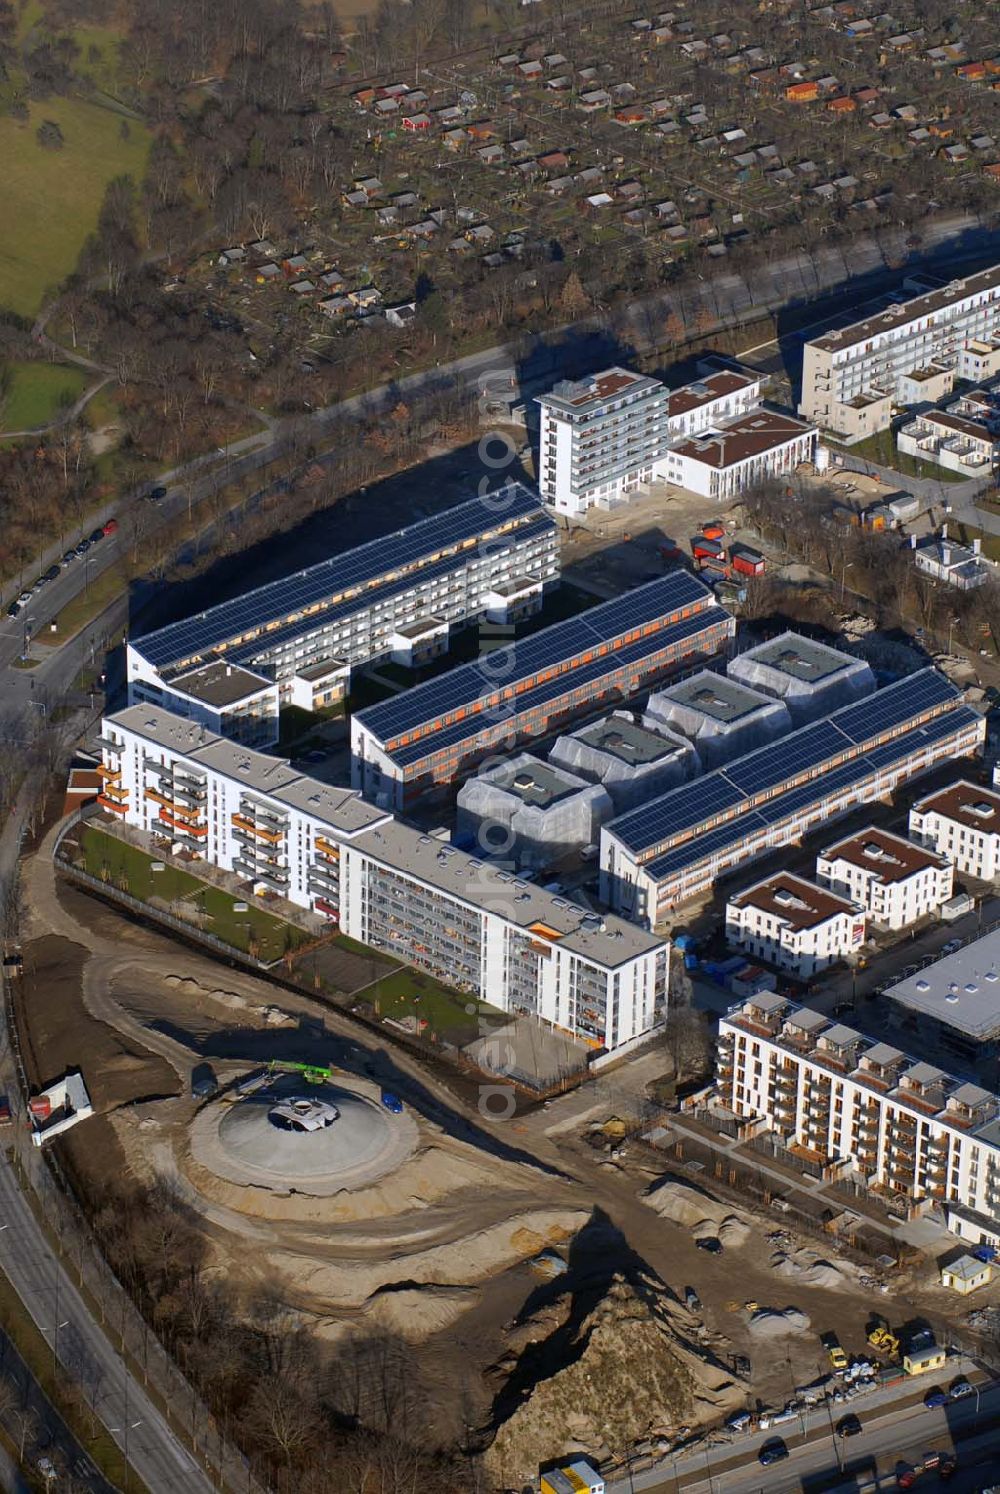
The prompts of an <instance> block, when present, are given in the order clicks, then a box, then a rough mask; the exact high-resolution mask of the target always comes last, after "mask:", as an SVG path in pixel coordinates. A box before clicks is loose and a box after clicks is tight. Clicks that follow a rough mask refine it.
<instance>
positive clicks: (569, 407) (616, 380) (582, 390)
mask: <svg viewBox="0 0 1000 1494" xmlns="http://www.w3.org/2000/svg"><path fill="white" fill-rule="evenodd" d="M656 390H659V391H661V392H662V393H663V394H664V395H666V387H665V386H664V385H663V384H662V383H661V382H660V380H659V379H653V378H650V377H649V375H648V374H639V373H634V372H633V371H632V369H629V368H607V369H605V370H604V372H603V373H595V374H591V375H590V377H589V378H586V379H561V380H560V381H559V383H558V384H554V385H553V387H552V388H551V389H550V390H549V392H548V394H542V395H539V396H538V403H539V404H540V405H542V406H544V407H545V409H547V410H551V411H552V412H553V413H554V414H557V415H567V416H569V417H570V418H571V419H581V418H585V417H586V416H588V415H593V414H599V413H600V412H601V410H602V408H603V406H604V404H605V402H606V401H607V400H610V399H616V398H618V397H619V396H622V395H626V394H645V393H653V392H654V391H656Z"/></svg>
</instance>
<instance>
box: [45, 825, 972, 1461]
mask: <svg viewBox="0 0 1000 1494" xmlns="http://www.w3.org/2000/svg"><path fill="white" fill-rule="evenodd" d="M52 838H53V837H51V836H50V838H49V839H48V840H47V841H45V842H44V843H43V845H42V846H41V848H40V850H39V852H38V853H37V854H36V855H35V856H34V857H33V858H31V859H30V860H29V861H28V862H27V864H26V876H25V895H26V904H27V911H28V924H27V928H26V938H25V942H24V976H23V978H22V983H21V996H20V1000H19V1019H20V1032H21V1044H22V1049H23V1052H24V1055H25V1062H26V1065H27V1067H28V1070H29V1077H30V1078H31V1080H32V1081H33V1082H36V1083H42V1082H44V1081H45V1079H46V1078H47V1077H48V1076H50V1075H51V1074H52V1073H57V1072H62V1071H63V1070H65V1069H79V1070H80V1072H81V1073H82V1075H83V1076H84V1078H85V1080H86V1083H87V1086H88V1089H89V1093H90V1096H91V1100H92V1105H93V1115H92V1116H90V1117H89V1118H87V1119H85V1120H83V1121H81V1123H80V1124H79V1125H78V1126H76V1127H75V1128H74V1129H73V1130H72V1131H71V1132H69V1133H68V1134H67V1135H65V1136H63V1137H60V1138H59V1139H58V1140H57V1141H54V1142H52V1143H51V1145H52V1146H53V1147H55V1148H57V1155H58V1157H59V1159H60V1161H61V1163H62V1165H63V1167H64V1170H65V1171H66V1173H67V1174H68V1176H69V1177H70V1178H71V1179H72V1181H73V1185H74V1187H75V1189H76V1190H77V1192H78V1194H79V1195H81V1197H83V1198H84V1199H86V1197H87V1195H88V1194H92V1195H93V1196H95V1197H97V1196H100V1195H101V1192H102V1190H103V1189H104V1188H105V1187H106V1185H107V1180H108V1179H109V1178H117V1179H120V1180H122V1181H123V1182H124V1181H126V1180H127V1181H128V1182H129V1183H134V1184H135V1185H136V1186H140V1187H144V1188H147V1189H155V1190H167V1191H168V1193H169V1196H170V1197H171V1198H172V1199H174V1200H175V1201H176V1204H177V1206H178V1207H180V1208H181V1209H182V1210H183V1212H184V1215H185V1217H186V1219H187V1222H188V1224H189V1226H190V1227H191V1228H193V1229H194V1230H196V1231H197V1233H198V1235H199V1238H200V1240H201V1244H202V1248H203V1251H204V1255H203V1265H202V1267H201V1270H202V1273H203V1275H205V1276H206V1277H207V1278H210V1279H212V1280H216V1281H224V1282H225V1283H226V1290H227V1292H229V1293H231V1294H232V1296H231V1300H232V1304H233V1310H234V1311H238V1310H245V1311H247V1312H248V1313H249V1312H251V1310H252V1307H251V1305H252V1304H255V1303H259V1302H260V1301H262V1300H266V1301H267V1302H269V1303H270V1304H272V1308H271V1309H270V1310H272V1311H279V1312H280V1313H281V1314H282V1315H283V1317H284V1320H285V1321H287V1322H288V1324H289V1326H290V1330H291V1328H292V1327H294V1328H299V1329H303V1330H305V1331H306V1332H308V1333H309V1334H310V1335H311V1336H312V1337H313V1339H314V1340H315V1341H316V1342H317V1344H318V1345H319V1346H320V1349H321V1350H322V1351H323V1352H327V1353H329V1354H330V1355H331V1356H332V1359H334V1360H335V1361H336V1362H337V1363H342V1362H344V1359H345V1356H349V1357H350V1358H351V1362H352V1363H353V1362H357V1361H358V1359H359V1356H362V1357H363V1355H362V1350H364V1353H365V1354H366V1355H367V1358H366V1359H365V1363H366V1364H367V1365H368V1369H367V1370H366V1371H365V1375H364V1376H362V1377H361V1380H363V1384H362V1383H361V1380H359V1385H358V1389H357V1397H358V1404H357V1414H358V1415H359V1416H360V1417H361V1419H362V1420H363V1421H364V1420H365V1419H368V1418H370V1419H371V1420H372V1422H377V1421H378V1419H379V1417H380V1416H384V1414H385V1409H384V1399H385V1384H384V1377H385V1374H386V1373H387V1371H386V1368H385V1366H386V1364H387V1363H391V1364H392V1366H393V1374H394V1376H395V1383H396V1386H397V1391H396V1393H397V1394H398V1395H400V1396H403V1397H404V1398H405V1400H406V1403H407V1406H408V1413H407V1414H408V1415H409V1416H410V1417H411V1419H414V1424H415V1425H419V1427H420V1436H421V1437H422V1438H423V1439H425V1440H426V1441H427V1442H428V1443H429V1444H432V1445H435V1446H442V1447H444V1446H456V1445H462V1446H466V1447H468V1446H473V1447H475V1448H476V1449H477V1450H481V1451H482V1453H483V1457H484V1465H485V1468H486V1470H487V1474H488V1477H489V1479H490V1480H492V1485H491V1486H492V1487H494V1488H496V1489H509V1488H515V1487H516V1488H521V1487H523V1485H524V1484H525V1483H527V1482H529V1481H530V1480H532V1479H534V1478H535V1477H536V1476H537V1473H538V1468H539V1465H540V1464H543V1463H545V1462H546V1460H549V1459H551V1458H553V1457H559V1456H563V1455H568V1454H573V1453H578V1452H581V1453H585V1454H586V1455H587V1456H589V1457H591V1458H593V1459H596V1460H597V1461H598V1462H599V1463H601V1464H602V1465H605V1466H615V1465H622V1466H624V1464H625V1463H626V1461H627V1462H628V1464H629V1466H635V1467H641V1466H643V1462H644V1461H645V1462H646V1463H647V1464H648V1463H650V1462H652V1461H653V1460H655V1459H656V1458H657V1457H662V1456H664V1455H665V1454H667V1453H670V1452H671V1451H673V1450H687V1449H690V1448H692V1447H695V1448H696V1447H699V1446H704V1447H706V1448H709V1449H712V1450H713V1451H714V1453H715V1455H717V1456H718V1457H719V1458H720V1459H721V1458H722V1457H724V1456H725V1452H726V1449H727V1448H729V1449H732V1447H733V1442H734V1438H735V1437H736V1435H737V1431H736V1430H735V1429H737V1428H739V1427H740V1426H741V1425H742V1423H741V1422H740V1417H741V1416H745V1415H746V1414H747V1413H749V1412H753V1413H754V1415H755V1416H758V1415H760V1414H767V1413H768V1412H770V1414H773V1415H777V1414H780V1413H781V1411H782V1408H784V1407H786V1406H787V1404H789V1402H791V1401H793V1400H794V1398H795V1397H796V1395H797V1394H799V1393H801V1392H802V1389H803V1387H810V1386H816V1385H822V1384H823V1382H824V1380H827V1381H828V1380H829V1378H830V1362H829V1355H828V1352H827V1349H826V1348H825V1346H824V1344H823V1341H822V1335H823V1334H824V1333H825V1332H829V1331H830V1330H831V1329H833V1328H835V1329H836V1331H837V1333H838V1335H839V1339H840V1342H842V1343H843V1344H844V1345H845V1346H846V1347H848V1348H849V1349H852V1350H854V1349H859V1348H860V1349H866V1345H867V1344H868V1337H867V1335H868V1333H869V1330H870V1324H871V1310H872V1306H873V1301H877V1302H878V1307H879V1311H880V1313H883V1314H884V1315H885V1319H886V1321H887V1322H888V1323H890V1324H894V1325H899V1324H901V1323H903V1322H907V1321H911V1320H913V1319H914V1318H915V1317H920V1318H922V1319H925V1320H928V1321H930V1322H931V1323H932V1324H937V1323H939V1322H943V1321H944V1317H945V1314H947V1313H948V1312H949V1311H950V1303H949V1294H948V1293H946V1292H945V1291H944V1289H943V1288H942V1287H941V1286H940V1285H939V1284H938V1280H937V1272H936V1269H935V1266H934V1262H933V1260H931V1259H929V1258H928V1257H926V1256H924V1255H922V1254H921V1253H920V1251H919V1249H917V1248H914V1247H913V1246H912V1244H911V1243H909V1242H908V1241H907V1240H906V1239H905V1238H904V1236H903V1235H901V1234H897V1225H896V1223H894V1222H893V1221H891V1220H886V1219H877V1218H875V1217H874V1216H866V1215H865V1214H863V1213H862V1212H860V1211H858V1212H854V1213H849V1214H845V1210H844V1208H843V1205H842V1204H840V1205H839V1206H836V1205H835V1204H834V1199H833V1197H832V1196H827V1195H824V1194H821V1193H818V1192H815V1191H814V1192H813V1193H812V1194H811V1195H808V1197H807V1196H806V1195H804V1194H803V1196H802V1197H797V1196H796V1192H795V1188H794V1186H793V1184H794V1182H795V1179H794V1178H793V1177H791V1176H789V1178H788V1179H787V1180H786V1185H785V1188H784V1189H782V1188H781V1187H780V1186H779V1185H778V1184H777V1183H776V1182H775V1177H774V1168H773V1166H772V1167H770V1168H769V1169H765V1170H764V1171H759V1170H757V1169H756V1166H755V1163H754V1160H753V1158H752V1156H747V1155H744V1154H739V1155H738V1154H737V1153H735V1152H730V1153H729V1154H728V1160H727V1161H726V1162H725V1163H723V1161H722V1160H721V1159H722V1157H723V1155H724V1154H723V1152H722V1151H721V1150H716V1151H714V1152H713V1150H712V1146H713V1143H712V1140H711V1138H710V1137H708V1136H705V1137H702V1138H700V1139H695V1133H694V1131H693V1130H692V1129H691V1128H690V1127H689V1128H688V1129H687V1130H685V1129H684V1128H683V1123H682V1122H681V1121H680V1120H678V1121H677V1125H676V1127H675V1126H674V1125H673V1124H670V1125H667V1126H661V1127H659V1128H657V1127H656V1126H652V1127H651V1126H650V1123H649V1115H650V1113H651V1112H650V1108H649V1096H650V1095H656V1094H659V1093H660V1092H661V1091H662V1089H663V1086H664V1084H667V1085H668V1086H670V1085H672V1083H673V1078H674V1062H673V1059H672V1056H671V1053H670V1052H669V1051H668V1047H667V1046H663V1047H657V1048H653V1049H651V1050H649V1051H647V1052H646V1053H645V1054H644V1055H643V1056H642V1057H641V1058H640V1059H637V1060H634V1061H633V1062H632V1063H630V1065H629V1066H628V1068H627V1070H624V1071H619V1074H620V1075H621V1077H620V1078H619V1077H618V1076H617V1075H616V1076H615V1077H614V1078H613V1079H612V1080H609V1081H596V1082H594V1081H592V1082H590V1083H588V1084H585V1085H584V1086H582V1087H581V1088H579V1089H577V1090H575V1091H573V1092H571V1093H568V1094H566V1095H564V1096H563V1097H562V1098H560V1099H557V1100H553V1101H549V1102H545V1103H544V1104H538V1103H537V1102H525V1101H524V1100H523V1099H522V1098H520V1097H518V1098H517V1102H516V1105H515V1107H514V1109H513V1112H512V1113H507V1114H506V1115H505V1118H504V1119H503V1120H502V1121H498V1120H491V1119H490V1118H489V1110H488V1106H487V1107H484V1104H483V1094H484V1090H483V1085H482V1082H481V1081H476V1080H475V1079H474V1078H473V1077H472V1076H463V1075H462V1074H461V1073H459V1072H457V1071H456V1070H455V1069H454V1067H453V1066H449V1065H445V1064H444V1063H438V1064H435V1063H434V1062H432V1061H427V1060H425V1059H423V1058H422V1057H421V1058H419V1059H417V1058H415V1057H413V1056H411V1054H410V1053H409V1052H408V1051H407V1050H406V1048H405V1047H403V1046H401V1045H397V1044H396V1043H395V1041H394V1040H393V1038H392V1036H391V1034H386V1035H384V1036H383V1035H379V1034H377V1033H372V1032H370V1031H369V1030H367V1029H365V1028H364V1027H362V1026H360V1025H359V1024H358V1023H357V1022H355V1021H353V1020H352V1018H351V1016H350V1015H349V1014H345V1013H343V1012H341V1011H336V1010H333V1009H331V1007H330V1006H329V1005H325V1004H323V1003H322V1002H320V1001H318V1000H313V999H311V998H310V997H308V996H307V995H304V994H300V993H292V992H290V991H287V990H283V989H278V988H276V987H275V986H274V985H272V984H270V983H268V982H267V981H266V980H264V979H262V978H259V977H257V976H252V975H250V974H245V973H242V972H239V971H237V970H234V969H229V968H225V967H224V966H222V965H220V964H218V963H216V962H213V961H212V960H210V959H209V958H208V957H207V956H205V955H202V954H201V953H198V952H196V951H193V950H189V949H187V948H185V947H183V946H181V945H178V944H176V943H175V942H173V941H170V940H168V939H167V938H165V937H164V936H162V935H161V934H159V933H157V932H154V931H153V930H152V929H150V928H148V927H146V926H144V925H142V924H141V923H138V922H131V921H127V920H125V919H123V918H122V917H121V916H120V914H119V913H118V912H116V911H113V910H111V909H110V908H108V907H106V906H105V905H104V904H102V903H101V902H100V901H98V900H95V899H94V898H92V897H90V896H88V895H87V894H85V893H82V892H80V891H79V890H78V889H76V888H75V887H73V886H71V885H70V884H69V883H67V882H66V881H64V880H62V879H60V878H59V877H58V876H57V874H56V870H55V866H54V864H53V860H52V855H51V846H52ZM488 1087H489V1086H487V1088H488ZM782 1192H784V1193H785V1195H786V1197H789V1198H792V1199H794V1200H795V1207H792V1206H791V1205H790V1204H789V1203H787V1202H784V1203H782V1205H781V1212H778V1210H777V1206H776V1204H775V1203H774V1198H775V1196H776V1195H777V1194H779V1193H782ZM810 1210H811V1213H810ZM834 1214H835V1215H836V1217H837V1218H838V1220H839V1221H840V1227H838V1229H837V1230H836V1231H831V1229H830V1228H828V1225H827V1222H826V1220H825V1217H824V1216H825V1215H834ZM845 1218H847V1219H848V1220H849V1221H853V1222H849V1223H848V1224H847V1225H846V1226H845V1225H844V1220H845ZM877 1258H878V1259H880V1260H881V1261H882V1264H881V1265H878V1264H876V1259H877ZM995 1292H996V1288H995V1287H994V1288H991V1289H990V1291H989V1292H988V1293H983V1294H981V1295H982V1298H983V1301H984V1302H985V1300H986V1298H987V1296H989V1297H992V1296H994V1295H995ZM241 1305H242V1306H241ZM981 1305H982V1303H979V1302H977V1306H981ZM890 1337H891V1335H890ZM373 1344H374V1345H377V1346H378V1353H377V1355H375V1354H374V1352H369V1350H370V1346H371V1345H373ZM365 1346H368V1347H365ZM375 1358H377V1359H378V1361H379V1364H380V1365H381V1368H380V1369H379V1371H378V1373H376V1372H375V1370H374V1369H373V1368H372V1364H373V1363H374V1359H375ZM428 1407H433V1411H432V1412H431V1413H428V1410H427V1408H428ZM394 1414H395V1413H394Z"/></svg>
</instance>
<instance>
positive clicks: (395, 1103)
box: [382, 1089, 403, 1115]
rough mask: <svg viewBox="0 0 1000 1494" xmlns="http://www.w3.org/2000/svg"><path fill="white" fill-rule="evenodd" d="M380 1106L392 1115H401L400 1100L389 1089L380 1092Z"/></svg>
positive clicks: (401, 1103)
mask: <svg viewBox="0 0 1000 1494" xmlns="http://www.w3.org/2000/svg"><path fill="white" fill-rule="evenodd" d="M382 1104H383V1105H384V1106H385V1108H386V1110H389V1111H391V1112H392V1114H393V1115H402V1113H403V1102H402V1100H401V1099H400V1098H399V1096H398V1095H394V1094H393V1093H392V1091H391V1090H389V1089H384V1090H383V1091H382Z"/></svg>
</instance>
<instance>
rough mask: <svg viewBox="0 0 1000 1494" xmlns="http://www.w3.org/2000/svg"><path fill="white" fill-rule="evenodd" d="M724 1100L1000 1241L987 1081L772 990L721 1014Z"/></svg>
mask: <svg viewBox="0 0 1000 1494" xmlns="http://www.w3.org/2000/svg"><path fill="white" fill-rule="evenodd" d="M716 1088H717V1094H718V1098H719V1100H720V1102H721V1103H722V1104H723V1105H724V1106H725V1107H726V1108H727V1109H729V1110H731V1111H732V1112H733V1113H734V1114H735V1115H737V1116H738V1117H740V1118H741V1119H743V1120H744V1121H745V1122H747V1128H748V1129H749V1130H750V1131H752V1132H754V1133H755V1134H756V1133H758V1132H762V1131H769V1132H770V1133H771V1134H772V1135H774V1136H775V1137H776V1138H778V1140H779V1141H780V1142H781V1143H782V1144H783V1145H784V1146H785V1147H786V1148H787V1149H788V1151H790V1152H791V1153H792V1154H793V1156H795V1157H797V1158H801V1159H803V1160H806V1161H809V1162H811V1163H813V1164H814V1165H819V1166H821V1167H822V1168H823V1170H824V1172H825V1173H826V1174H827V1175H829V1176H835V1177H842V1176H850V1177H853V1178H854V1179H855V1180H857V1181H858V1182H860V1183H861V1184H863V1185H865V1186H867V1187H868V1188H869V1189H871V1190H872V1192H874V1193H876V1194H881V1195H882V1196H883V1197H886V1198H892V1197H894V1196H895V1197H898V1198H900V1199H901V1200H903V1201H904V1202H905V1203H906V1204H907V1205H908V1206H909V1208H910V1209H912V1210H915V1211H919V1210H920V1209H922V1208H924V1207H926V1206H928V1205H930V1204H934V1203H937V1204H940V1205H941V1206H942V1207H943V1208H944V1210H945V1213H946V1217H947V1220H948V1226H949V1228H950V1229H952V1230H953V1231H954V1232H955V1233H956V1234H958V1235H960V1236H961V1237H962V1238H963V1239H967V1240H973V1241H975V1242H976V1243H980V1242H981V1241H985V1242H987V1243H995V1242H996V1240H997V1238H1000V1120H998V1114H1000V1102H998V1099H997V1096H996V1095H994V1094H992V1093H991V1092H990V1091H989V1090H986V1089H981V1088H980V1087H979V1086H978V1085H975V1084H968V1083H963V1082H961V1081H960V1080H958V1079H955V1078H953V1077H951V1076H950V1075H948V1074H946V1073H944V1072H943V1071H942V1070H941V1069H937V1068H934V1067H933V1066H932V1065H931V1064H929V1063H921V1062H918V1061H917V1060H915V1059H913V1058H909V1057H907V1056H906V1054H904V1053H902V1052H901V1051H900V1050H899V1049H897V1048H893V1047H891V1046H890V1045H889V1044H888V1043H883V1042H873V1041H871V1040H870V1039H868V1038H865V1037H863V1036H862V1035H861V1033H859V1032H856V1031H854V1030H853V1029H852V1028H850V1027H845V1026H843V1025H841V1024H840V1023H837V1022H834V1021H832V1020H831V1019H830V1018H829V1017H826V1016H824V1015H823V1013H822V1012H818V1011H814V1010H812V1009H811V1008H809V1007H803V1006H798V1005H796V1004H795V1003H794V1002H791V1001H787V1000H786V999H784V998H783V997H781V996H777V995H774V994H772V993H765V994H763V995H760V996H755V997H752V998H751V999H750V1000H748V1001H745V1002H743V1003H742V1004H741V1005H739V1006H736V1007H733V1008H732V1009H731V1010H730V1011H729V1012H728V1013H727V1015H726V1016H725V1017H723V1018H721V1020H720V1022H719V1047H718V1071H717V1079H716Z"/></svg>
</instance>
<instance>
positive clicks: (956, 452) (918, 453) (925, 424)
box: [896, 410, 997, 477]
mask: <svg viewBox="0 0 1000 1494" xmlns="http://www.w3.org/2000/svg"><path fill="white" fill-rule="evenodd" d="M896 445H897V447H898V448H899V450H900V451H902V452H905V453H906V455H907V456H912V457H916V458H917V460H918V461H924V462H934V463H935V464H936V465H937V466H938V467H947V469H948V471H949V472H958V473H960V474H961V475H962V476H963V477H987V476H989V474H990V472H992V470H993V467H994V464H995V462H996V458H997V438H996V436H995V435H994V434H993V432H992V431H990V430H988V429H987V427H986V426H985V425H984V424H982V423H981V422H980V421H978V420H970V419H969V418H968V416H966V415H960V414H958V413H956V412H955V411H954V410H926V411H924V412H923V413H922V414H919V415H916V416H915V417H914V418H913V420H911V421H908V422H907V424H906V425H903V426H900V428H899V432H898V434H897V436H896Z"/></svg>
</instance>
